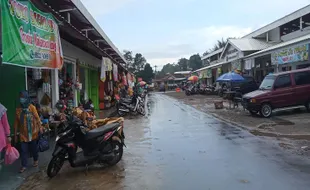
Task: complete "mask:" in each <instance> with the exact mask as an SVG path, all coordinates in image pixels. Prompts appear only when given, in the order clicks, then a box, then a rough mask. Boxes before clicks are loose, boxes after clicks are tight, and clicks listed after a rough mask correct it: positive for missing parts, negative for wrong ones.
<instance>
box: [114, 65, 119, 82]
mask: <svg viewBox="0 0 310 190" xmlns="http://www.w3.org/2000/svg"><path fill="white" fill-rule="evenodd" d="M113 78H114V81H118V68H117V65H116V64H113Z"/></svg>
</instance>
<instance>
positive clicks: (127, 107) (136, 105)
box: [116, 93, 145, 117]
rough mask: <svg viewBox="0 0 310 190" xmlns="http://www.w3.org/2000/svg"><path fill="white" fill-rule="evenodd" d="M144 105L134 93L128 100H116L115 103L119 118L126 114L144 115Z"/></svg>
mask: <svg viewBox="0 0 310 190" xmlns="http://www.w3.org/2000/svg"><path fill="white" fill-rule="evenodd" d="M144 106H145V104H144V101H143V99H142V98H141V97H140V96H138V95H137V93H134V96H133V97H132V98H129V99H124V98H123V99H118V100H117V103H116V109H117V113H118V115H119V116H121V117H122V116H124V115H126V114H127V113H130V112H132V113H139V114H141V115H143V116H144V115H145V108H144Z"/></svg>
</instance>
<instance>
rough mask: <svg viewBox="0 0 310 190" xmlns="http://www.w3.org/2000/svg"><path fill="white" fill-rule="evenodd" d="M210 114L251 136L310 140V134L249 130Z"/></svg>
mask: <svg viewBox="0 0 310 190" xmlns="http://www.w3.org/2000/svg"><path fill="white" fill-rule="evenodd" d="M208 114H210V115H212V116H214V117H216V118H217V119H219V120H222V121H224V122H227V123H230V124H233V125H235V126H237V127H239V128H241V129H244V130H246V131H249V132H250V133H251V134H253V135H255V136H266V137H282V138H290V139H295V140H310V134H283V133H273V132H266V131H263V130H259V129H249V128H248V127H246V126H245V125H241V124H239V123H237V122H233V121H230V120H228V119H225V118H223V117H222V116H219V115H218V114H215V113H208Z"/></svg>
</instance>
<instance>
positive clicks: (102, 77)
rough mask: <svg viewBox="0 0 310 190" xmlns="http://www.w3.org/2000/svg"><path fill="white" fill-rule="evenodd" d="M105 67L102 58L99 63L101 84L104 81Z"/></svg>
mask: <svg viewBox="0 0 310 190" xmlns="http://www.w3.org/2000/svg"><path fill="white" fill-rule="evenodd" d="M105 72H106V66H105V63H104V57H102V61H101V74H100V80H101V81H102V82H104V81H105V80H106V73H105Z"/></svg>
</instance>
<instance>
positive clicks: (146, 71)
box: [123, 50, 154, 82]
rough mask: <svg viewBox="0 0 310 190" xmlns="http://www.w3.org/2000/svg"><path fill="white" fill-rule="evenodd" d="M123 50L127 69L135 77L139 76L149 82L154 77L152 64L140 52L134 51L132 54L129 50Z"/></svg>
mask: <svg viewBox="0 0 310 190" xmlns="http://www.w3.org/2000/svg"><path fill="white" fill-rule="evenodd" d="M123 52H124V57H125V59H126V61H127V68H128V70H129V71H130V72H131V73H134V74H135V75H136V76H137V77H141V78H142V79H143V80H144V81H146V82H151V81H152V78H153V77H154V71H153V68H152V66H151V65H150V64H149V63H147V60H146V59H145V57H144V56H143V55H142V54H141V53H136V54H135V56H133V52H132V51H129V50H124V51H123Z"/></svg>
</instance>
